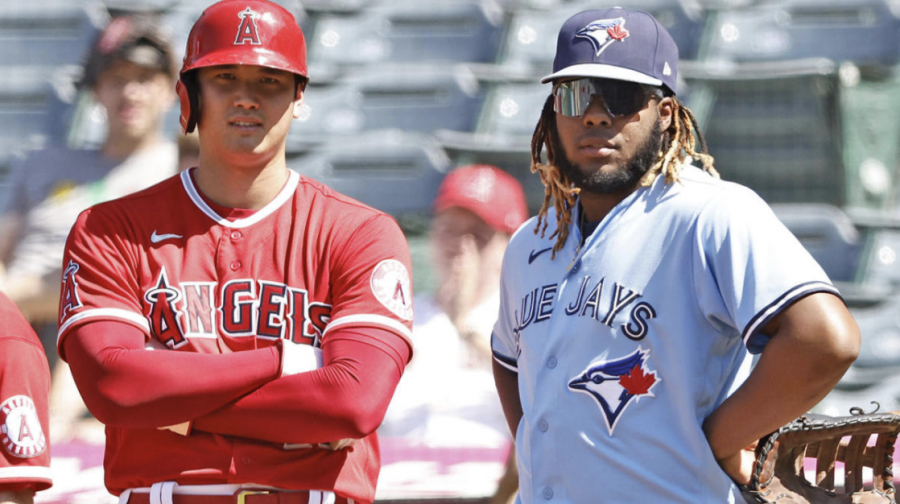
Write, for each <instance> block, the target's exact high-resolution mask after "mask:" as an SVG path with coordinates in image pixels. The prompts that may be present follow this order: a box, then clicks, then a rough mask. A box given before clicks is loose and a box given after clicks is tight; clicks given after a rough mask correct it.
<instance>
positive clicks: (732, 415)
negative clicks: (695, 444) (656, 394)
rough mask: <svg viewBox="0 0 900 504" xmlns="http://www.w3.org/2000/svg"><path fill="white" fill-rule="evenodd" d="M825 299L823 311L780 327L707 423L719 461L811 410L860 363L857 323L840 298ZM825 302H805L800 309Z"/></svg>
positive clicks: (799, 304)
mask: <svg viewBox="0 0 900 504" xmlns="http://www.w3.org/2000/svg"><path fill="white" fill-rule="evenodd" d="M822 296H825V297H826V298H825V299H824V305H822V306H820V308H822V310H823V311H820V312H814V314H812V315H810V316H808V317H806V318H805V319H803V318H799V319H798V318H797V317H794V319H790V320H785V321H783V323H781V324H780V325H779V326H778V329H777V331H775V332H774V336H773V337H772V338H771V340H770V341H769V343H768V344H767V345H766V348H765V350H764V351H763V353H762V355H761V357H760V360H759V362H758V363H757V365H756V368H755V369H754V370H753V372H752V373H751V375H750V377H749V378H748V379H747V381H746V382H745V383H744V384H743V385H742V386H741V387H740V388H739V389H738V390H737V391H736V392H735V393H734V394H733V395H732V396H731V397H729V398H728V399H727V400H726V401H725V402H723V403H722V404H721V405H720V406H719V407H718V408H717V409H716V410H715V411H714V412H713V413H712V414H711V415H710V416H709V418H707V420H706V422H705V423H704V430H705V431H706V435H707V439H708V440H709V443H710V447H711V448H712V451H713V454H714V455H715V456H716V458H717V459H721V458H724V457H729V456H733V455H734V454H735V453H737V452H739V451H740V450H741V449H743V448H745V447H746V446H748V445H750V444H751V443H753V442H754V441H756V440H758V439H759V438H761V437H762V436H764V435H766V434H768V433H770V432H772V431H774V430H776V429H778V428H779V427H781V426H782V425H784V424H786V423H788V422H789V421H791V420H793V419H795V418H797V417H798V416H800V415H802V414H804V413H806V412H807V411H809V410H810V409H811V408H812V407H813V406H815V405H816V404H817V403H818V402H819V401H820V400H822V398H823V397H825V396H826V395H827V394H828V392H829V391H831V389H832V388H834V386H835V385H836V384H837V382H838V381H839V380H840V378H841V377H842V376H843V375H844V373H845V372H846V370H847V369H848V368H849V367H850V364H852V362H853V361H854V360H855V359H856V355H857V353H858V349H859V333H858V329H857V328H856V324H855V322H853V320H852V318H850V316H849V314H848V313H846V309H845V308H844V307H843V304H842V303H841V302H840V300H839V299H838V298H836V297H834V296H831V295H828V294H823V295H822ZM811 297H815V296H811ZM827 298H830V299H827ZM822 301H823V298H821V297H819V298H818V299H804V300H801V301H799V302H798V303H797V308H800V309H801V310H803V309H809V308H810V305H812V306H813V307H815V304H816V303H817V302H818V303H820V304H821V303H822ZM804 303H805V304H804ZM791 309H792V310H793V309H794V307H792V308H791ZM798 322H800V323H798Z"/></svg>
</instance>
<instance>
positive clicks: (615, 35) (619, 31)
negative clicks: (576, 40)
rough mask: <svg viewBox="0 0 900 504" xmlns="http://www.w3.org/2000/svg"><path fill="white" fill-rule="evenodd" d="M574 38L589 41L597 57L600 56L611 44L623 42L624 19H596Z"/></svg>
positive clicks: (624, 34) (625, 35)
mask: <svg viewBox="0 0 900 504" xmlns="http://www.w3.org/2000/svg"><path fill="white" fill-rule="evenodd" d="M575 36H576V37H583V38H586V39H588V40H590V41H591V44H593V45H594V50H595V51H597V56H600V53H602V52H603V51H604V50H605V49H606V48H607V47H609V45H610V44H612V43H613V42H615V41H620V42H621V41H623V40H625V37H627V36H628V30H626V29H625V18H621V17H620V18H615V19H598V20H596V21H594V22H592V23H590V24H589V25H587V26H585V27H584V28H582V29H581V30H578V32H577V33H576V34H575Z"/></svg>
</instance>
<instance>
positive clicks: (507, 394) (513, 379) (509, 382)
mask: <svg viewBox="0 0 900 504" xmlns="http://www.w3.org/2000/svg"><path fill="white" fill-rule="evenodd" d="M491 362H492V363H493V369H494V385H496V387H497V393H498V394H499V395H500V405H501V407H502V408H503V415H504V416H505V417H506V423H507V425H509V431H510V432H511V433H512V436H513V439H515V437H516V431H517V430H518V429H519V422H521V421H522V415H523V413H522V402H521V400H520V399H519V375H518V374H516V373H513V372H512V371H510V370H508V369H506V368H505V367H503V366H501V365H500V364H498V363H497V361H496V360H493V359H491Z"/></svg>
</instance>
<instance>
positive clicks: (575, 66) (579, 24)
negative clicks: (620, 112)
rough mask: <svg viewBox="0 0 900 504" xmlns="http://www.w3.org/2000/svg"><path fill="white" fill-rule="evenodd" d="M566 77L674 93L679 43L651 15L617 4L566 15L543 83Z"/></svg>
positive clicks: (542, 80)
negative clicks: (636, 84)
mask: <svg viewBox="0 0 900 504" xmlns="http://www.w3.org/2000/svg"><path fill="white" fill-rule="evenodd" d="M566 77H602V78H606V79H616V80H623V81H630V82H639V83H641V84H647V85H650V86H662V87H665V88H667V89H668V90H669V91H671V92H672V94H674V93H675V81H676V80H677V78H678V46H676V45H675V41H674V40H672V36H671V35H669V32H667V31H666V29H665V28H663V26H662V25H661V24H659V21H657V20H656V19H655V18H654V17H653V16H651V15H650V14H647V13H646V12H641V11H630V10H627V9H623V8H621V7H614V8H612V9H606V10H589V11H584V12H579V13H578V14H575V15H574V16H572V17H570V18H569V19H568V20H567V21H566V22H565V23H564V24H563V25H562V28H560V30H559V38H558V39H557V42H556V58H554V59H553V73H552V74H550V75H548V76H546V77H544V78H543V79H541V83H544V84H546V83H547V82H550V81H553V80H556V79H562V78H566Z"/></svg>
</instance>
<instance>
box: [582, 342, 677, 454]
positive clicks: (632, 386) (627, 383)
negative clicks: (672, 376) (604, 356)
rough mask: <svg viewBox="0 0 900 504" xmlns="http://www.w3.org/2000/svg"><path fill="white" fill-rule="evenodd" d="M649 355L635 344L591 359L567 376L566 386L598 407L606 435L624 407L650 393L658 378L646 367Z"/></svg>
mask: <svg viewBox="0 0 900 504" xmlns="http://www.w3.org/2000/svg"><path fill="white" fill-rule="evenodd" d="M649 357H650V350H649V349H647V350H644V349H643V348H641V347H638V348H637V350H635V351H634V352H632V353H630V354H628V355H626V356H625V357H620V358H618V359H609V360H600V361H593V362H591V363H590V364H588V366H587V368H586V369H585V370H584V371H582V372H581V373H579V374H578V375H577V376H575V377H573V378H572V379H571V380H569V390H572V391H574V392H582V393H585V394H588V395H589V396H591V397H592V398H593V399H594V401H595V402H596V403H597V406H599V407H600V411H601V412H602V413H603V419H604V420H605V421H606V428H607V430H609V435H610V436H612V435H613V431H614V430H615V429H616V424H617V423H619V419H620V418H621V416H622V413H624V412H625V408H627V407H628V405H630V404H631V403H632V402H638V401H640V399H641V398H642V397H648V396H649V397H653V387H655V386H656V384H657V383H659V382H660V381H662V378H660V377H659V376H657V373H656V370H652V369H649V368H648V367H647V359H649Z"/></svg>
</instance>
